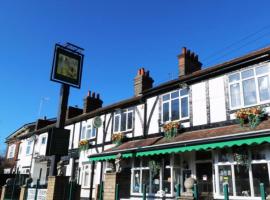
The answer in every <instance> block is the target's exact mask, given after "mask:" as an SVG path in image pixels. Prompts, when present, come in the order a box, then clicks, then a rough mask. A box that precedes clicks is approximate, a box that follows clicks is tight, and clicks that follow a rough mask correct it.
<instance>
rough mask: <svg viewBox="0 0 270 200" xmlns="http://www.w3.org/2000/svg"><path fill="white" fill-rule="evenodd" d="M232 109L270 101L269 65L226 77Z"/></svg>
mask: <svg viewBox="0 0 270 200" xmlns="http://www.w3.org/2000/svg"><path fill="white" fill-rule="evenodd" d="M228 81H229V93H230V106H231V108H232V109H234V108H240V107H247V106H252V105H256V104H259V103H264V102H267V101H270V65H269V64H265V65H261V66H258V67H253V68H250V69H246V70H242V71H240V72H237V73H233V74H231V75H229V76H228Z"/></svg>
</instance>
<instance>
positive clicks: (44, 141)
mask: <svg viewBox="0 0 270 200" xmlns="http://www.w3.org/2000/svg"><path fill="white" fill-rule="evenodd" d="M41 144H42V145H43V144H46V137H45V136H43V137H42V138H41Z"/></svg>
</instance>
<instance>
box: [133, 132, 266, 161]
mask: <svg viewBox="0 0 270 200" xmlns="http://www.w3.org/2000/svg"><path fill="white" fill-rule="evenodd" d="M263 142H268V143H270V136H267V137H259V138H249V139H241V140H232V141H226V142H215V143H209V144H199V145H191V146H184V147H183V146H182V147H174V148H166V149H158V150H150V151H142V152H137V153H136V157H141V156H152V155H159V154H171V153H180V152H186V151H199V150H207V149H217V148H224V147H232V146H241V145H245V144H246V145H252V144H261V143H263Z"/></svg>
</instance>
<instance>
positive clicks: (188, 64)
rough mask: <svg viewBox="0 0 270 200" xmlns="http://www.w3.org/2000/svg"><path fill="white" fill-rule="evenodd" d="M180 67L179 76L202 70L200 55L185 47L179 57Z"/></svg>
mask: <svg viewBox="0 0 270 200" xmlns="http://www.w3.org/2000/svg"><path fill="white" fill-rule="evenodd" d="M178 67H179V76H184V75H188V74H191V73H193V72H195V71H198V70H201V67H202V63H201V62H200V61H199V57H198V55H196V54H195V53H194V52H192V51H190V50H188V49H187V48H186V47H183V48H182V53H181V54H180V55H179V56H178Z"/></svg>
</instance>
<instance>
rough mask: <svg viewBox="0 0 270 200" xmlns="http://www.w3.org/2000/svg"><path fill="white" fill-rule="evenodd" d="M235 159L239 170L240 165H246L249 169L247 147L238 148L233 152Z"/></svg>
mask: <svg viewBox="0 0 270 200" xmlns="http://www.w3.org/2000/svg"><path fill="white" fill-rule="evenodd" d="M233 159H234V161H235V162H236V163H237V170H238V171H239V170H240V169H239V166H245V167H246V170H248V167H249V164H250V161H249V159H248V152H247V150H245V149H242V148H240V149H238V150H237V151H236V152H235V153H233Z"/></svg>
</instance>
